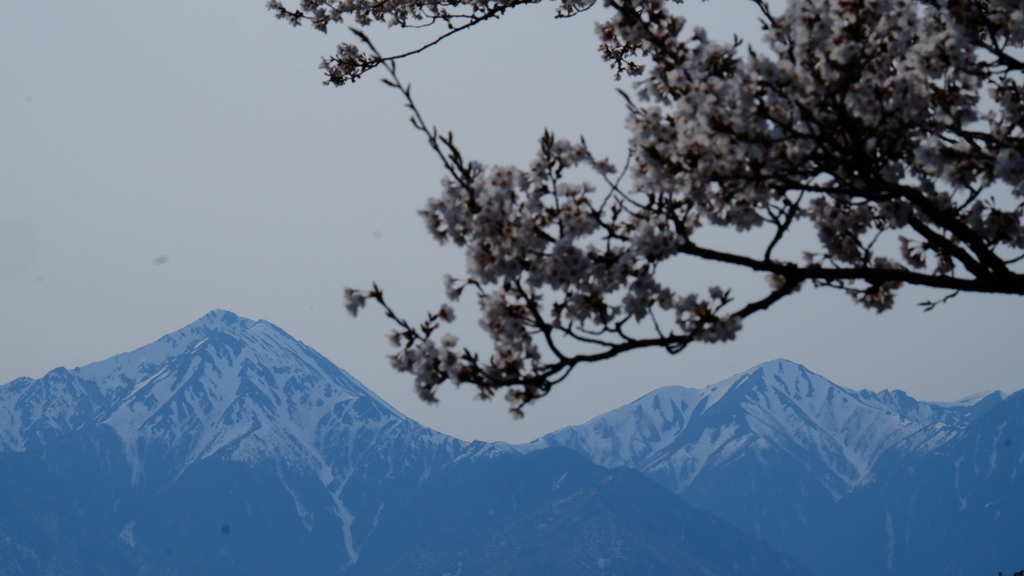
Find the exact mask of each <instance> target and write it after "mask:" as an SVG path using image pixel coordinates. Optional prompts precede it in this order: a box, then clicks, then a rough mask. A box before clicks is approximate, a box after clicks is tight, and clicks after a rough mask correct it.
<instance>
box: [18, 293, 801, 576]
mask: <svg viewBox="0 0 1024 576" xmlns="http://www.w3.org/2000/svg"><path fill="white" fill-rule="evenodd" d="M568 454H569V455H570V456H574V455H573V454H572V453H568ZM630 474H632V475H630ZM510 479H513V480H512V481H513V482H514V484H515V485H514V486H507V485H506V484H507V482H508V481H509V480H510ZM0 494H2V495H3V496H4V497H3V498H0V553H2V554H0V555H3V556H5V557H4V558H0V572H3V573H4V574H12V575H20V574H39V573H79V574H90V575H91V574H97V575H99V574H110V573H122V574H126V573H133V574H160V575H165V574H166V575H178V574H182V575H185V574H220V575H223V576H243V575H244V576H271V575H278V574H304V575H310V576H316V575H328V574H330V575H336V574H345V576H362V575H371V574H382V573H389V572H388V571H389V570H390V571H391V572H390V573H402V574H422V575H423V576H428V575H429V576H434V575H435V574H438V573H445V572H448V573H453V574H454V573H457V572H458V571H459V570H460V569H461V567H462V566H464V565H465V566H472V569H473V571H474V573H475V574H480V575H482V574H505V573H507V568H508V566H507V562H508V561H509V559H515V561H516V562H518V563H520V565H522V566H532V567H536V568H538V569H540V568H543V567H545V566H548V565H549V564H550V562H549V558H548V555H550V554H551V553H552V550H555V549H556V548H559V547H562V548H566V550H565V552H566V554H565V556H564V558H563V560H565V561H564V562H562V563H560V564H557V566H558V570H559V573H560V574H564V575H565V576H576V575H579V576H584V575H586V576H590V575H591V574H595V573H620V574H648V573H657V572H658V569H657V567H658V566H672V567H673V570H672V571H673V572H684V573H700V574H706V575H707V576H740V574H743V575H744V576H746V575H747V574H750V575H756V574H763V575H764V576H772V575H774V574H785V575H790V576H797V575H800V576H805V575H807V574H808V573H807V572H806V571H805V570H804V569H803V568H801V567H800V566H799V565H798V564H797V563H796V562H794V561H793V560H792V559H790V558H786V557H783V556H782V555H780V554H778V553H777V552H776V551H774V550H773V549H772V548H771V547H770V546H768V545H767V544H765V543H763V542H759V541H757V540H756V539H755V538H751V537H749V536H748V535H744V534H743V533H742V532H740V531H739V530H737V529H736V528H735V527H733V526H730V525H729V524H728V523H726V522H723V521H722V520H720V519H717V518H714V517H713V516H711V515H709V514H707V513H704V512H700V511H696V510H693V509H692V507H690V506H688V505H687V504H686V503H684V502H683V501H681V500H678V501H677V500H676V498H675V496H674V495H672V494H671V493H670V492H668V491H666V490H663V489H662V488H661V487H659V486H657V485H655V484H654V483H653V482H652V481H650V480H649V479H647V478H644V477H643V476H641V475H638V474H636V473H633V472H630V471H618V472H616V473H614V474H612V473H609V472H608V471H607V470H605V469H603V468H600V467H597V466H595V465H594V464H592V463H590V462H589V461H587V460H585V459H583V458H582V457H578V458H575V459H574V458H566V457H565V454H564V453H563V454H562V455H561V456H559V455H558V454H555V455H551V454H550V451H543V450H538V451H535V453H534V454H530V455H526V456H524V455H522V454H521V453H519V452H518V451H515V450H512V449H511V448H510V447H509V446H508V445H506V444H501V443H499V444H486V443H481V442H475V443H467V442H464V441H461V440H458V439H455V438H452V437H449V436H445V435H443V434H440V433H438V432H435V431H433V430H430V429H428V428H425V427H423V426H421V425H419V424H418V423H416V422H414V421H412V420H409V419H408V418H406V417H404V416H403V415H401V414H400V413H398V412H397V411H396V410H394V409H393V408H391V407H390V406H388V405H387V404H386V403H385V402H383V401H382V400H381V399H380V398H378V397H377V396H376V395H374V394H373V393H372V392H370V391H369V390H368V389H367V388H366V387H364V386H363V385H362V384H360V383H359V382H357V381H356V380H355V379H353V378H352V377H351V376H350V375H348V374H347V373H345V372H344V371H343V370H341V369H339V368H337V367H336V366H334V365H333V364H331V363H330V362H329V361H327V360H326V359H325V358H323V357H322V356H320V355H319V354H317V353H316V352H315V351H313V350H312V349H310V348H309V347H307V346H305V345H303V344H302V343H301V342H299V341H297V340H295V339H293V338H292V337H290V336H289V335H287V334H286V333H285V332H283V331H282V330H280V329H279V328H277V327H276V326H274V325H272V324H270V323H268V322H264V321H258V322H254V321H251V320H247V319H244V318H240V317H238V316H235V315H234V314H231V313H230V312H224V311H215V312H212V313H210V314H208V315H207V316H205V317H203V318H201V319H200V320H198V321H197V322H195V323H193V324H191V325H189V326H187V327H185V328H183V329H182V330H179V331H177V332H174V333H172V334H169V335H167V336H165V337H163V338H161V339H160V340H158V341H156V342H154V343H152V344H150V345H148V346H144V347H142V348H140V349H138V350H135V351H133V352H128V353H125V354H121V355H118V356H115V357H113V358H110V359H108V360H104V361H102V362H97V363H94V364H90V365H88V366H84V367H81V368H75V369H71V370H67V369H64V368H60V369H57V370H54V371H52V372H50V373H49V374H47V375H45V376H44V377H43V378H40V379H38V380H33V379H28V378H22V379H19V380H15V381H13V382H11V383H9V384H6V385H3V386H0ZM624 502H630V504H629V505H628V506H625V505H623V503H624ZM567 503H575V504H573V505H572V506H576V507H577V508H579V507H589V510H588V511H587V514H586V521H585V522H582V523H581V520H580V516H579V514H577V511H576V508H573V507H572V506H569V504H567ZM634 514H646V515H647V516H645V517H648V518H650V519H651V520H652V521H654V522H656V525H657V526H658V529H657V530H656V532H657V538H654V539H652V538H649V537H648V536H649V535H651V534H653V533H654V532H652V531H653V530H654V529H653V528H652V526H653V525H651V524H650V523H647V522H635V521H633V520H632V518H633V515H634ZM539 518H544V520H543V521H542V522H541V521H540V520H538V519H539ZM4 519H14V520H11V521H6V522H5V521H4ZM538 522H540V523H541V524H543V523H547V524H548V525H559V526H564V527H565V530H566V531H565V532H564V534H566V535H567V536H565V537H564V538H563V539H562V540H560V541H559V542H562V544H560V545H559V546H553V545H551V544H550V543H549V544H547V545H545V546H539V545H538V546H533V545H532V544H531V543H537V544H539V543H540V542H539V541H538V538H539V536H538V535H539V534H551V533H552V531H551V530H550V529H549V530H547V532H536V533H535V531H538V530H541V528H539V527H538V526H539V525H540V524H538ZM559 533H561V532H559ZM687 534H704V535H710V534H714V535H717V536H715V539H716V540H720V542H715V543H714V545H702V544H700V540H698V539H695V538H694V537H693V536H690V537H689V538H687V536H686V535H687ZM544 538H545V539H546V538H547V537H546V536H545V537H544ZM471 541H472V542H479V543H480V545H481V546H485V547H487V548H488V551H483V552H486V553H483V552H482V553H481V554H479V555H474V556H473V557H472V558H467V556H466V555H467V554H470V555H473V554H475V551H474V549H473V546H467V545H466V543H467V542H471ZM503 542H518V543H520V544H521V545H523V546H527V544H531V546H527V547H526V548H524V549H521V550H520V549H515V550H503V549H496V548H495V547H500V546H501V545H502V543H503ZM624 542H625V543H628V546H627V545H624V544H623V543H624ZM518 545H519V544H517V546H518ZM573 548H574V549H573ZM679 550H686V551H687V552H686V554H685V555H682V556H680V555H679V554H677V552H678V551H679ZM570 552H571V553H570ZM659 558H660V560H658V561H657V562H655V561H654V560H653V559H659ZM550 566H555V564H550ZM467 569H468V568H467ZM652 570H653V571H654V572H652ZM531 571H533V569H531ZM662 571H663V570H662Z"/></svg>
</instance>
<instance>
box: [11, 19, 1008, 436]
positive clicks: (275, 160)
mask: <svg viewBox="0 0 1024 576" xmlns="http://www.w3.org/2000/svg"><path fill="white" fill-rule="evenodd" d="M263 4H264V3H263V1H262V0H225V1H222V2H214V3H210V2H199V1H196V0H178V1H174V2H171V1H168V0H153V1H150V2H129V1H125V0H114V1H109V2H103V3H101V4H100V5H87V4H83V3H79V2H71V1H67V0H57V1H54V2H46V3H40V2H6V3H3V4H0V78H2V81H0V382H7V381H10V380H12V379H14V378H16V377H19V376H31V377H39V376H42V375H43V374H44V373H46V372H47V371H49V370H51V369H53V368H55V367H57V366H67V367H73V366H78V365H82V364H86V363H89V362H92V361H97V360H101V359H103V358H106V357H109V356H112V355H114V354H117V353H119V352H124V351H127V350H131V349H134V348H137V347H139V346H142V345H144V344H147V343H149V342H151V341H153V340H155V339H157V338H159V337H160V336H162V335H163V334H165V333H167V332H170V331H173V330H176V329H178V328H180V327H182V326H184V325H186V324H188V323H190V322H192V321H194V320H196V319H197V318H199V317H200V316H202V315H203V314H205V313H206V312H208V311H210V310H212V309H215V308H223V309H227V310H231V311H233V312H235V313H237V314H240V315H243V316H247V317H249V318H254V319H256V318H264V319H266V320H269V321H271V322H273V323H275V324H277V325H279V326H280V327H282V328H283V329H285V330H286V331H288V332H289V333H290V334H292V335H293V336H295V337H296V338H298V339H300V340H303V341H304V342H306V343H307V344H309V345H311V346H313V347H314V348H316V349H317V350H318V351H320V352H321V353H322V354H324V355H325V356H327V357H328V358H330V359H331V360H332V361H334V362H335V363H337V364H338V365H339V366H341V367H342V368H344V369H345V370H347V371H349V372H350V373H352V374H353V375H354V376H356V377H357V378H359V379H360V380H362V381H363V382H364V383H365V384H366V385H367V386H369V387H370V388H372V389H373V390H374V391H376V392H377V393H378V394H379V395H381V396H382V397H383V398H384V399H386V400H387V401H388V402H390V403H391V404H392V405H394V406H395V407H396V408H398V409H399V410H401V411H403V412H404V413H406V414H408V415H409V416H410V417H413V418H415V419H417V420H419V421H421V422H423V423H424V424H426V425H428V426H431V427H433V428H436V429H438V430H440V431H442V432H446V433H449V434H453V435H455V436H459V437H461V438H465V439H483V440H508V441H527V440H530V439H533V438H535V437H536V436H539V435H540V434H543V433H545V432H548V431H551V430H554V429H557V428H559V427H562V426H566V425H570V424H576V423H580V422H584V421H586V420H588V419H590V418H592V417H594V416H596V415H598V414H600V413H602V412H605V411H607V410H610V409H613V408H616V407H618V406H620V405H622V404H625V403H627V402H629V401H632V400H633V399H635V398H637V397H639V396H641V395H642V394H644V393H646V392H648V391H650V390H652V389H654V388H657V387H660V386H665V385H670V384H682V385H686V386H692V387H702V386H705V385H707V384H710V383H712V382H714V381H717V380H720V379H723V378H726V377H728V376H730V375H732V374H734V373H737V372H740V371H743V370H745V369H747V368H749V367H751V366H753V365H755V364H758V363H760V362H763V361H765V360H769V359H772V358H776V357H785V358H788V359H790V360H793V361H796V362H800V363H802V364H805V365H806V366H807V367H809V368H810V369H812V370H814V371H816V372H818V373H820V374H822V375H824V376H826V377H827V378H829V379H831V380H833V381H835V382H836V383H838V384H841V385H844V386H848V387H852V388H858V389H859V388H868V389H872V390H880V389H883V388H900V389H903V390H906V391H907V392H909V393H910V394H911V395H913V396H915V397H918V398H920V399H929V400H954V399H957V398H959V397H962V396H966V395H968V394H971V393H974V392H977V391H980V390H986V389H1002V390H1004V391H1013V390H1017V389H1019V388H1021V387H1024V380H1022V376H1021V374H1022V373H1024V358H1022V355H1021V353H1020V351H1021V334H1022V328H1021V327H1022V320H1024V300H1022V299H1020V298H1012V297H996V296H960V297H958V298H956V299H954V300H953V301H951V302H950V303H949V304H947V305H945V306H943V307H941V308H939V309H937V310H935V311H933V312H930V313H928V314H923V313H921V312H920V311H919V310H918V309H917V307H916V306H915V305H914V304H915V302H917V301H919V300H921V299H923V298H927V297H937V296H940V295H939V294H934V293H926V292H920V291H917V292H912V291H909V290H908V291H906V292H904V293H903V294H902V295H901V296H900V299H899V303H898V305H897V309H896V310H895V311H893V312H890V313H887V314H884V315H881V316H876V315H875V314H873V313H870V312H866V311H864V310H861V309H857V308H854V307H853V306H852V305H850V304H849V301H848V299H847V298H846V297H845V296H843V295H841V294H836V293H823V292H814V291H811V290H808V289H805V290H804V292H803V293H801V294H800V295H799V296H798V297H796V298H791V299H790V300H789V301H787V302H784V303H782V304H781V305H779V306H777V307H776V308H774V309H772V310H770V311H769V312H767V313H764V314H762V315H760V316H755V317H753V318H751V319H750V320H749V321H748V322H747V325H746V328H745V329H744V330H743V331H742V332H741V333H740V337H739V340H738V341H736V342H734V343H731V344H727V345H722V344H718V345H710V346H709V345H705V346H696V347H693V348H691V349H688V350H686V351H684V352H683V353H682V354H680V355H678V356H668V355H667V354H664V353H662V352H656V351H651V352H642V353H637V354H634V355H631V356H626V357H622V358H619V359H616V360H613V361H611V362H606V363H604V364H601V365H598V366H594V367H589V368H586V369H582V370H580V371H578V372H576V373H574V375H573V376H572V377H571V378H570V381H568V382H567V383H565V384H562V385H560V386H559V387H557V388H556V390H555V391H554V392H552V394H551V395H550V396H549V397H548V398H546V399H545V400H543V401H542V402H541V403H539V404H538V405H537V406H534V407H531V408H530V409H529V410H528V412H527V417H526V418H525V419H524V420H522V421H513V420H512V419H511V418H509V417H508V416H507V412H506V410H507V406H506V405H505V403H504V402H503V401H501V400H497V401H494V402H490V403H481V402H474V401H473V400H472V396H473V392H472V391H471V390H468V389H467V390H460V391H455V390H454V389H452V388H450V387H449V388H448V389H446V390H444V391H443V393H442V394H441V399H442V402H441V404H440V405H439V406H426V405H424V404H422V403H421V402H419V401H418V400H417V399H416V397H415V396H414V394H413V393H412V383H411V381H410V380H409V379H408V378H407V377H406V376H403V375H400V374H397V373H394V372H392V371H391V369H390V368H389V367H388V364H387V360H386V359H385V355H386V354H388V353H389V352H390V351H391V348H390V347H389V346H388V344H387V342H386V340H385V338H384V334H385V332H386V331H387V330H388V329H389V326H388V325H387V323H386V322H385V320H384V318H383V315H382V314H380V313H379V311H377V310H375V309H373V308H372V307H370V308H368V309H367V310H366V311H364V312H363V313H362V314H361V315H360V317H359V318H358V319H352V318H350V317H349V316H347V315H346V313H345V312H344V308H343V298H342V290H343V288H344V287H345V286H356V287H360V286H364V287H365V286H369V284H370V283H371V282H372V281H377V282H379V283H380V284H381V286H382V287H383V288H384V289H385V292H386V293H387V295H388V297H389V300H390V301H391V302H392V303H393V304H394V305H395V306H396V307H397V308H398V309H399V310H400V311H402V312H404V313H406V314H408V315H409V316H410V317H412V318H418V317H419V316H420V314H421V313H422V312H423V311H425V310H426V309H427V308H428V307H430V308H433V307H434V306H436V305H437V304H438V303H440V302H441V300H442V298H443V288H442V284H441V276H442V274H443V273H445V272H450V273H453V274H456V275H458V273H459V272H460V271H461V269H462V256H461V254H460V253H459V252H458V251H457V250H456V249H454V248H451V247H448V248H441V247H438V246H437V245H435V244H434V243H433V242H432V241H431V240H430V239H429V237H428V235H427V234H426V232H425V231H424V229H423V227H422V224H421V222H420V220H419V217H418V216H417V215H416V210H418V209H419V208H420V207H421V206H422V205H423V203H424V201H425V199H426V198H428V197H429V196H432V195H435V194H436V193H437V191H438V181H439V180H440V178H441V176H442V172H441V168H440V165H439V164H438V162H437V161H436V160H435V159H434V158H433V157H432V156H431V152H430V150H429V149H428V148H427V146H426V145H425V143H424V142H423V140H422V138H421V137H420V135H419V134H417V133H416V132H414V131H413V129H412V128H411V126H410V125H409V124H408V114H407V111H406V110H405V109H404V108H403V107H402V101H401V100H400V98H399V95H398V94H397V92H394V91H393V90H390V89H387V88H386V87H385V86H383V85H382V84H380V83H379V82H377V81H376V78H379V75H376V76H372V77H370V78H367V79H365V80H364V81H362V82H360V83H358V84H356V85H351V86H346V87H344V88H340V89H337V88H327V87H323V86H321V84H320V82H321V80H322V76H321V73H320V71H319V70H317V64H318V63H319V61H320V57H321V56H322V55H325V54H329V53H331V52H333V47H334V44H335V43H336V42H337V41H339V40H343V39H346V34H347V33H346V32H345V31H344V30H343V29H342V28H339V29H338V30H336V31H335V32H334V33H331V34H329V35H327V36H324V35H322V34H319V33H316V32H313V31H311V30H309V29H293V28H290V27H289V26H288V25H286V24H285V23H283V22H281V21H277V20H274V18H273V17H272V15H271V14H270V13H269V12H267V11H266V9H265V8H264V6H263ZM688 9H689V8H688ZM696 9H698V10H700V11H701V15H700V16H699V18H704V19H710V22H711V23H712V24H713V27H714V28H716V29H727V28H728V27H729V26H731V25H733V24H734V23H735V22H741V21H743V20H742V19H741V18H739V17H738V15H739V14H743V13H746V14H750V12H749V10H748V8H747V7H746V3H745V2H743V1H742V0H714V1H712V2H708V3H706V4H697V8H696ZM551 13H552V7H551V6H543V5H542V6H531V7H527V8H526V9H525V10H520V11H518V12H515V13H513V14H510V15H509V17H507V18H506V19H504V20H503V21H499V22H497V23H492V24H491V25H489V26H484V27H482V28H481V29H479V30H473V31H470V32H468V33H465V34H461V35H458V36H456V37H455V38H452V39H451V40H450V41H448V42H446V43H444V44H442V45H441V46H438V47H437V48H435V49H433V50H431V51H429V52H427V53H426V54H424V55H421V56H419V57H416V58H412V59H409V60H407V61H404V62H402V64H401V67H400V72H401V73H402V76H403V78H404V79H405V80H407V81H411V82H412V83H413V87H414V88H413V90H414V94H415V95H416V97H417V100H418V103H419V105H420V106H421V108H422V109H423V111H424V113H425V114H426V115H427V117H428V120H429V121H431V122H433V123H436V124H437V125H438V126H439V127H441V128H442V129H445V130H447V129H451V130H453V131H454V132H455V134H456V138H457V141H458V142H460V143H461V144H462V148H463V152H464V153H465V154H466V155H467V156H469V157H471V158H476V159H479V160H481V161H484V162H487V163H500V164H509V163H514V164H518V165H521V166H522V165H525V164H527V163H528V162H529V160H530V158H531V155H532V153H533V152H534V151H535V149H536V142H537V138H538V137H539V136H540V134H541V132H542V131H543V129H544V128H545V127H547V128H550V129H553V130H554V131H555V132H556V133H558V134H559V135H563V136H566V137H571V138H576V137H578V136H579V135H585V136H586V137H587V140H588V142H589V143H590V144H591V145H592V147H593V148H594V149H595V150H597V151H598V152H599V153H602V154H607V155H608V156H610V157H611V159H612V160H613V161H615V162H619V163H621V161H622V158H623V152H624V145H623V143H624V141H625V132H624V129H623V121H624V119H625V109H624V107H623V103H622V100H621V98H620V97H619V96H618V95H617V94H616V93H615V87H616V86H615V83H614V81H613V80H612V75H611V72H610V70H609V69H608V68H607V66H606V65H605V64H604V63H602V62H601V61H600V59H599V58H598V56H597V53H596V40H595V38H594V35H593V20H594V18H595V17H596V16H598V15H596V14H594V15H591V14H586V15H584V16H583V17H580V18H577V19H572V20H568V21H554V20H553V19H552V18H551V17H550V16H551ZM752 21H753V20H752V17H748V18H747V20H746V22H747V23H748V24H749V23H750V22H752ZM747 30H749V29H747ZM370 33H371V36H373V37H374V38H376V39H377V41H378V44H379V45H381V47H382V48H384V49H385V50H388V51H397V50H398V49H400V48H401V47H403V46H411V43H410V42H411V39H410V38H407V37H406V36H405V35H398V36H396V35H393V34H389V33H387V32H386V31H383V30H373V29H371V30H370ZM349 39H350V37H349ZM714 273H715V270H712V269H709V268H708V267H693V266H690V265H689V264H687V263H682V264H681V265H680V268H679V272H678V275H679V277H680V278H681V279H692V278H696V280H698V281H699V282H698V283H703V285H707V284H713V283H718V282H722V283H723V284H726V283H727V282H726V281H725V280H719V279H718V276H712V274H714ZM723 278H726V279H729V278H739V279H740V281H741V282H748V283H749V282H760V278H759V277H757V276H754V277H752V278H751V277H749V276H742V275H737V274H736V273H735V272H732V271H726V275H725V276H724V277H723ZM705 280H706V281H705ZM681 281H682V280H681ZM460 312H461V316H462V317H463V318H464V319H466V320H467V322H465V324H467V325H468V326H469V327H470V329H472V327H473V325H474V321H475V319H474V318H472V316H471V314H469V311H468V310H460Z"/></svg>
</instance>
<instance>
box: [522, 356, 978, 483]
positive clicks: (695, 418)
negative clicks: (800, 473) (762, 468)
mask: <svg viewBox="0 0 1024 576" xmlns="http://www.w3.org/2000/svg"><path fill="white" fill-rule="evenodd" d="M968 420H969V414H968V413H967V412H966V411H965V410H963V409H958V408H957V407H950V406H943V405H938V404H930V403H925V402H918V401H916V400H914V399H913V398H910V397H909V396H907V395H906V394H904V393H903V392H900V391H896V392H889V391H884V392H881V393H874V392H870V391H867V390H862V391H859V392H857V391H854V390H850V389H848V388H843V387H841V386H838V385H836V384H834V383H832V382H830V381H828V380H827V379H825V378H823V377H821V376H819V375H817V374H814V373H813V372H810V371H809V370H807V369H806V368H804V367H803V366H800V365H799V364H795V363H793V362H790V361H787V360H774V361H771V362H766V363H764V364H761V365H759V366H756V367H754V368H752V369H750V370H748V371H747V372H744V373H742V374H739V375H736V376H733V377H732V378H729V379H727V380H723V381H721V382H719V383H717V384H712V385H711V386H708V387H707V388H704V389H702V390H696V389H691V388H684V387H681V386H669V387H665V388H661V389H659V390H656V391H654V392H651V393H650V394H647V395H646V396H644V397H642V398H640V399H639V400H637V401H635V402H633V403H632V404H629V405H627V406H624V407H622V408H619V409H617V410H613V411H611V412H609V413H607V414H604V415H602V416H599V417H597V418H595V419H593V420H591V421H590V422H588V423H586V424H583V425H581V426H573V427H569V428H564V429H562V430H559V431H557V432H554V433H552V434H548V435H546V436H544V437H543V438H541V439H539V440H536V441H534V442H532V443H529V444H525V445H520V446H518V447H517V448H518V449H519V450H521V451H524V452H528V451H531V450H535V449H538V448H541V447H545V446H566V447H569V448H573V449H575V450H578V451H580V452H583V453H585V454H587V455H589V456H590V457H591V458H592V459H593V460H594V461H595V462H596V463H598V464H601V465H603V466H607V467H617V466H628V467H631V468H636V469H638V470H640V471H641V472H644V473H645V474H648V475H650V476H652V477H658V478H661V479H662V481H663V482H665V481H666V480H665V479H666V478H667V479H668V480H667V484H668V485H669V488H671V489H673V490H674V491H676V492H677V493H682V492H683V491H684V490H686V488H687V487H688V486H690V485H691V484H692V483H693V482H694V480H695V479H696V478H697V477H698V476H699V475H700V474H701V473H702V472H704V471H706V470H709V469H713V468H715V467H716V466H720V465H722V464H725V463H728V462H729V461H730V460H732V459H734V458H735V457H737V455H739V454H741V453H746V452H748V451H754V452H755V453H757V452H763V451H765V450H778V451H782V452H785V453H787V454H789V455H790V456H793V457H794V458H796V459H797V460H798V461H801V462H804V463H805V464H806V466H807V468H808V470H809V471H811V472H812V473H813V474H815V475H816V476H817V478H818V480H819V481H820V482H821V483H822V484H823V485H824V486H825V487H826V488H827V489H828V490H829V491H830V492H831V493H832V494H833V496H834V497H836V498H838V497H841V496H842V495H843V494H845V493H847V492H849V490H851V489H852V488H853V487H855V486H857V485H858V484H861V483H864V482H867V481H869V480H870V479H871V477H872V474H871V473H872V468H873V466H874V465H875V464H876V463H877V462H878V461H879V459H880V458H882V457H883V456H884V455H886V454H890V453H916V452H920V451H924V450H929V449H932V448H934V447H936V446H938V445H941V444H942V443H943V442H946V441H947V440H949V439H950V438H951V437H952V436H953V435H954V434H955V433H956V432H957V431H958V430H960V429H962V428H963V426H965V425H966V423H967V422H968ZM819 463H821V464H824V467H821V466H820V465H819Z"/></svg>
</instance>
